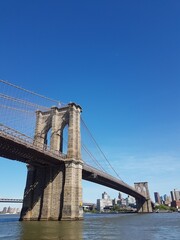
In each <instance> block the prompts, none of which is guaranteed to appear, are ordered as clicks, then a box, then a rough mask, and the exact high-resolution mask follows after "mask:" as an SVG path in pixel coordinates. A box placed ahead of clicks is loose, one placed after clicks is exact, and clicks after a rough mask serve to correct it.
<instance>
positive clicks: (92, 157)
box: [82, 144, 107, 173]
mask: <svg viewBox="0 0 180 240" xmlns="http://www.w3.org/2000/svg"><path fill="white" fill-rule="evenodd" d="M82 148H83V149H84V150H85V151H86V152H87V154H88V155H89V156H90V158H91V159H92V160H93V161H94V162H95V164H96V165H97V166H98V167H100V168H101V170H102V171H103V172H106V173H107V171H105V169H104V168H103V167H102V166H101V164H100V163H99V162H98V161H97V159H96V158H95V157H94V156H93V154H92V153H91V152H90V151H89V150H88V149H87V147H86V146H85V145H84V144H82Z"/></svg>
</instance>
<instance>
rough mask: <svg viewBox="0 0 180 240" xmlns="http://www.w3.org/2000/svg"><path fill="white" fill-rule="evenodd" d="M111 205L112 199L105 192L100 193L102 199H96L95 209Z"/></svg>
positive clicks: (99, 209) (102, 208) (102, 209)
mask: <svg viewBox="0 0 180 240" xmlns="http://www.w3.org/2000/svg"><path fill="white" fill-rule="evenodd" d="M112 205H113V201H112V199H110V196H109V195H108V194H107V193H106V192H104V193H103V194H102V199H97V210H98V211H100V212H102V211H104V208H105V207H110V206H112Z"/></svg>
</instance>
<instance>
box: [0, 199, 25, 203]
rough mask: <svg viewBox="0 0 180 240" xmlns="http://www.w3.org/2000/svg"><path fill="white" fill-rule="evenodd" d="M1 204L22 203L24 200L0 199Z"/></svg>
mask: <svg viewBox="0 0 180 240" xmlns="http://www.w3.org/2000/svg"><path fill="white" fill-rule="evenodd" d="M0 202H3V203H22V202H23V199H14V198H0Z"/></svg>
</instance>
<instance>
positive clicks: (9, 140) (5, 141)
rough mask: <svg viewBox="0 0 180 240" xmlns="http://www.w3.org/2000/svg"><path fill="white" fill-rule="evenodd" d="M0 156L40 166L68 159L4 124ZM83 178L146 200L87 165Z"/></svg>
mask: <svg viewBox="0 0 180 240" xmlns="http://www.w3.org/2000/svg"><path fill="white" fill-rule="evenodd" d="M0 156H1V157H5V158H8V159H11V160H17V161H21V162H24V163H28V164H31V165H38V166H47V165H51V166H53V165H54V166H57V165H59V164H60V163H62V162H65V161H66V159H67V158H66V156H65V155H62V154H60V153H59V152H55V151H52V150H49V149H47V148H44V147H43V148H40V147H37V146H35V145H34V144H33V141H32V139H30V138H28V137H27V136H25V135H23V134H21V133H18V132H16V131H14V130H13V129H10V128H7V127H5V126H3V125H2V124H1V125H0ZM82 178H83V179H84V180H87V181H90V182H94V183H97V184H101V185H104V186H107V187H110V188H113V189H115V190H118V191H122V192H124V193H127V194H129V195H131V196H133V197H135V198H141V199H142V198H144V199H145V197H144V195H143V194H142V193H139V192H137V191H136V190H135V189H134V188H133V187H131V186H129V185H128V184H126V183H125V182H123V181H121V180H119V179H117V178H115V177H112V176H111V175H109V174H107V173H105V172H102V171H100V170H97V169H95V168H93V167H91V166H89V165H86V164H84V165H83V172H82Z"/></svg>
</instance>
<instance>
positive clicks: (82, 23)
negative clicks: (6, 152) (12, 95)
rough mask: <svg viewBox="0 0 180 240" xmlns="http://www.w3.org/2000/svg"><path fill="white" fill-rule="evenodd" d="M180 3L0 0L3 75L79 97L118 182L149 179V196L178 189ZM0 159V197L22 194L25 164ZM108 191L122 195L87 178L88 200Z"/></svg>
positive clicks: (49, 92)
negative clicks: (116, 174)
mask: <svg viewBox="0 0 180 240" xmlns="http://www.w3.org/2000/svg"><path fill="white" fill-rule="evenodd" d="M179 7H180V3H179V2H178V1H173V3H172V1H167V0H165V1H163V2H162V1H156V2H147V1H140V0H139V1H133V0H129V1H113V2H111V3H110V2H108V1H103V2H102V1H90V2H86V3H85V2H84V1H76V2H74V1H70V3H69V2H68V3H66V2H59V1H57V0H55V1H54V2H53V3H51V2H49V1H41V0H40V1H36V2H24V1H21V0H18V1H13V0H8V1H2V2H1V3H0V8H1V9H2V11H1V15H0V21H1V26H0V29H1V35H2V36H3V37H2V38H1V39H0V46H1V47H0V53H1V58H0V79H4V80H7V81H9V82H12V83H14V84H16V85H18V86H22V87H24V88H26V89H28V90H31V91H34V92H37V93H39V94H42V95H45V96H47V97H50V98H52V99H56V100H60V101H62V102H65V103H69V102H76V103H78V104H80V105H81V106H82V109H83V112H82V117H83V119H84V120H85V122H86V124H87V125H88V127H89V129H90V130H91V132H92V134H93V136H94V137H95V139H96V140H97V142H98V144H99V145H100V147H101V149H102V150H103V152H104V153H105V155H106V157H107V159H108V160H109V161H110V162H111V164H112V165H113V167H114V168H115V169H116V171H117V172H118V174H119V176H120V177H121V179H122V180H123V181H124V182H126V183H128V184H129V185H132V186H133V184H134V182H140V181H142V182H145V181H147V182H148V184H149V190H150V194H151V198H154V196H153V193H154V192H155V191H157V192H164V193H169V192H170V191H171V190H172V189H174V188H177V189H179V188H180V187H179V168H180V161H179V159H180V149H179V145H180V124H179V123H180V111H179V104H180V95H179V89H180V82H179V78H180V69H179V64H180V48H179V42H180V18H179V11H178V10H179ZM0 164H1V165H0V166H1V174H0V182H1V184H0V197H7V198H10V197H15V198H22V196H23V192H24V187H25V183H26V173H27V170H26V165H25V164H22V163H19V162H15V161H10V160H6V159H3V158H1V159H0ZM104 191H106V192H109V195H111V196H112V197H113V196H116V195H117V191H115V190H111V189H106V188H104V187H103V186H98V185H97V184H92V183H89V182H85V181H83V199H84V201H85V202H91V201H93V200H94V201H95V199H97V198H98V195H99V193H101V192H104ZM12 195H13V196H12ZM0 206H1V204H0Z"/></svg>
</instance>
